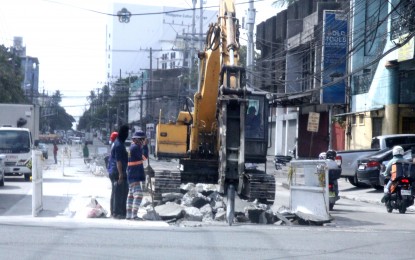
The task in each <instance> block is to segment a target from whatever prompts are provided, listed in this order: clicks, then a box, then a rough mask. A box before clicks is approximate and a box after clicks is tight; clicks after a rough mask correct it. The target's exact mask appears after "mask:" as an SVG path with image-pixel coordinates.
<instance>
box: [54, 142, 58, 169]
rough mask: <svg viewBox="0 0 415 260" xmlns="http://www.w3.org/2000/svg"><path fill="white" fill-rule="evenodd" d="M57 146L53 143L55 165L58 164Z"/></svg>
mask: <svg viewBox="0 0 415 260" xmlns="http://www.w3.org/2000/svg"><path fill="white" fill-rule="evenodd" d="M58 150H59V149H58V146H57V144H56V141H55V142H53V158H54V159H55V164H58Z"/></svg>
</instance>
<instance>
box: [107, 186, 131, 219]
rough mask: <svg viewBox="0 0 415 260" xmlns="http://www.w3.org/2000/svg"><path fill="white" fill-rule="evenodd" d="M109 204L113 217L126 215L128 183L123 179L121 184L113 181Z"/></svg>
mask: <svg viewBox="0 0 415 260" xmlns="http://www.w3.org/2000/svg"><path fill="white" fill-rule="evenodd" d="M112 189H113V193H112V194H111V203H113V204H112V210H113V215H114V216H125V215H126V214H127V196H128V181H127V180H126V179H125V180H124V181H123V182H122V183H121V184H119V183H118V181H114V185H113V186H112Z"/></svg>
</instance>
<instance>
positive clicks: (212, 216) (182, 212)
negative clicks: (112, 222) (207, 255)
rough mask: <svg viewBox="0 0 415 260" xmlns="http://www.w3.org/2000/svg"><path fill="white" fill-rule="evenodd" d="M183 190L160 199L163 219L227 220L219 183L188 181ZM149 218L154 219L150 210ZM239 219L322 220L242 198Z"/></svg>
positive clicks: (237, 210) (178, 221)
mask: <svg viewBox="0 0 415 260" xmlns="http://www.w3.org/2000/svg"><path fill="white" fill-rule="evenodd" d="M181 192H182V193H163V194H162V198H161V200H160V201H158V204H159V205H158V206H156V207H155V211H156V213H157V214H158V215H159V216H160V218H161V219H162V220H164V221H166V222H168V223H170V224H172V225H183V224H182V223H184V222H186V223H196V222H205V223H208V222H212V221H226V204H227V200H226V198H224V197H222V196H221V194H220V193H219V192H218V191H217V185H211V184H209V185H207V184H196V185H195V184H192V183H188V184H186V185H182V186H181ZM183 193H184V194H183ZM150 204H151V202H149V201H147V200H144V199H143V203H142V206H144V205H147V207H150V206H149V205H150ZM147 216H148V218H147ZM145 219H149V220H150V219H151V220H154V219H152V217H151V215H149V214H147V215H146V218H145ZM235 221H236V222H239V223H244V222H250V223H257V224H277V225H293V224H300V225H304V224H308V225H319V224H320V222H319V221H318V220H317V219H314V218H313V216H310V215H304V214H302V213H301V212H300V213H298V214H297V213H292V212H290V210H289V209H287V208H285V207H281V208H280V209H278V211H277V212H273V211H272V210H271V208H270V205H267V204H261V203H258V202H257V201H254V202H249V201H245V200H240V199H238V202H237V203H236V205H235ZM324 223H327V222H324ZM196 226H197V225H196Z"/></svg>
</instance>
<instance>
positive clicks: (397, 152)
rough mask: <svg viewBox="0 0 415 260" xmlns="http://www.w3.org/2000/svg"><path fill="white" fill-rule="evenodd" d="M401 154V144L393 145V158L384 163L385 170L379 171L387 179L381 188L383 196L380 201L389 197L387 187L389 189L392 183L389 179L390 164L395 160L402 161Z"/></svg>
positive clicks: (385, 200)
mask: <svg viewBox="0 0 415 260" xmlns="http://www.w3.org/2000/svg"><path fill="white" fill-rule="evenodd" d="M403 154H404V150H403V148H402V146H399V145H396V146H394V147H393V148H392V155H393V158H392V159H391V160H390V161H389V162H388V164H387V165H386V169H385V171H384V172H382V173H381V174H383V176H385V178H386V179H389V181H388V183H387V184H386V185H385V187H384V189H383V193H384V196H383V198H382V200H381V201H382V203H384V202H387V201H388V200H389V198H390V191H389V189H390V186H391V185H392V180H391V170H392V165H393V164H394V163H396V162H399V161H404V158H403Z"/></svg>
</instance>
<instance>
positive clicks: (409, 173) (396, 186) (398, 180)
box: [385, 162, 415, 214]
mask: <svg viewBox="0 0 415 260" xmlns="http://www.w3.org/2000/svg"><path fill="white" fill-rule="evenodd" d="M394 166H396V167H395V170H394V168H393V166H392V174H391V179H392V185H391V187H390V189H389V190H390V196H389V198H388V199H387V200H386V201H385V206H386V211H387V212H388V213H391V212H392V211H393V210H394V209H397V210H398V211H399V213H401V214H405V212H406V209H407V208H408V207H410V206H412V205H414V196H415V191H414V181H415V164H413V163H402V162H397V163H396V164H395V165H394ZM388 181H389V180H388V179H385V185H386V183H387V182H388Z"/></svg>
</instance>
